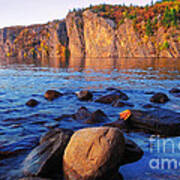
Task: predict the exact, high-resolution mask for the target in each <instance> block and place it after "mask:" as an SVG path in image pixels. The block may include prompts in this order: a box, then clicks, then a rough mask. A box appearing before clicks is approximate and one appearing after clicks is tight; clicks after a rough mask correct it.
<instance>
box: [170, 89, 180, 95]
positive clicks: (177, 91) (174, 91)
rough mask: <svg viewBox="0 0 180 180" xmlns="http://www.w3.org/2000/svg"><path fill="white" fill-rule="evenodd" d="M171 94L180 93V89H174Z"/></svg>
mask: <svg viewBox="0 0 180 180" xmlns="http://www.w3.org/2000/svg"><path fill="white" fill-rule="evenodd" d="M169 92H170V93H172V94H174V93H180V89H178V88H172V89H171V90H170V91H169Z"/></svg>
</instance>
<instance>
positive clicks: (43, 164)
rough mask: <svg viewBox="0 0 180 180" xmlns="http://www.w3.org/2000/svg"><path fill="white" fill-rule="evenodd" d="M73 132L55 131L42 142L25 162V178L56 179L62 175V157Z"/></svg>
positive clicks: (23, 169)
mask: <svg viewBox="0 0 180 180" xmlns="http://www.w3.org/2000/svg"><path fill="white" fill-rule="evenodd" d="M72 134H73V131H72V130H67V129H55V130H52V131H50V132H48V133H47V134H46V135H45V136H43V137H42V138H41V140H40V145H39V146H37V147H36V148H35V149H33V150H32V151H31V152H30V154H29V155H28V156H27V157H26V159H25V160H24V162H23V164H22V165H23V168H22V171H23V173H24V175H25V176H40V177H56V176H57V175H59V176H60V175H62V156H63V153H64V149H65V147H66V145H67V143H68V142H69V139H70V137H71V136H72Z"/></svg>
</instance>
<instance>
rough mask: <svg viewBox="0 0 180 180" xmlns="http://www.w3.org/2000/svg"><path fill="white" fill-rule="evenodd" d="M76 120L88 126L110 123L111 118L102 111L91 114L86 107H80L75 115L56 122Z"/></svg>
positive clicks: (62, 117)
mask: <svg viewBox="0 0 180 180" xmlns="http://www.w3.org/2000/svg"><path fill="white" fill-rule="evenodd" d="M65 119H69V120H76V121H78V122H81V123H86V124H96V123H104V122H108V121H109V118H108V116H107V115H106V114H105V113H104V112H103V111H102V110H100V109H98V110H96V111H94V112H90V111H89V110H88V109H87V108H86V107H84V106H82V107H80V108H79V109H78V110H77V112H76V113H75V114H69V115H65V114H64V115H62V116H60V117H58V118H56V119H55V120H56V121H61V120H65Z"/></svg>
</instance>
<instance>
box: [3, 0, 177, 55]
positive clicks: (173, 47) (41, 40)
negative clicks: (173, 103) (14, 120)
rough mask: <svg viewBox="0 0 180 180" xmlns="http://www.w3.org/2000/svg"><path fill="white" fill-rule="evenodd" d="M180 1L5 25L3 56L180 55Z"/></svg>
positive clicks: (103, 7)
mask: <svg viewBox="0 0 180 180" xmlns="http://www.w3.org/2000/svg"><path fill="white" fill-rule="evenodd" d="M179 7H180V2H179V1H172V2H161V3H156V4H155V5H151V6H146V7H134V6H130V7H126V6H120V5H119V6H118V5H115V6H112V5H99V6H91V7H89V8H86V9H82V10H77V11H76V10H74V11H73V12H70V13H69V14H68V15H67V17H66V19H65V20H62V21H58V20H57V21H53V22H50V23H47V24H45V25H33V26H28V27H10V28H4V29H1V30H0V55H1V56H15V57H16V56H17V57H31V58H42V57H68V56H69V55H71V57H82V58H83V57H96V58H97V57H106V58H107V57H180V49H179V47H180V46H179V44H180V36H179V34H180V33H179V32H180V29H179V19H180V8H179Z"/></svg>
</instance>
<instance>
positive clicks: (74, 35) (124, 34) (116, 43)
mask: <svg viewBox="0 0 180 180" xmlns="http://www.w3.org/2000/svg"><path fill="white" fill-rule="evenodd" d="M77 19H78V20H77ZM78 22H82V24H81V26H80V27H79V26H78ZM66 24H67V27H68V29H69V30H68V31H70V33H69V49H70V51H71V55H72V56H74V57H82V56H84V55H86V57H93V58H94V57H95V58H97V57H180V49H179V42H178V41H177V37H176V36H175V37H173V36H171V35H172V34H173V32H174V28H169V29H168V31H167V32H165V30H164V29H163V28H159V29H158V31H157V32H156V33H155V35H153V36H152V37H148V38H146V39H145V38H142V37H140V35H139V34H138V32H136V30H135V29H134V26H133V21H132V20H129V19H125V20H124V23H123V24H121V25H117V24H116V23H115V22H114V21H113V20H111V19H108V18H103V17H100V16H98V15H97V14H96V13H93V12H92V11H90V10H86V11H84V12H83V13H82V14H81V16H79V15H76V14H75V13H71V14H69V15H68V18H67V21H66ZM168 35H169V36H170V37H169V41H168V46H169V47H168V48H166V49H165V48H164V49H161V50H160V49H159V47H157V46H158V45H160V44H163V41H164V37H163V36H168ZM81 42H82V43H81Z"/></svg>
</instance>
